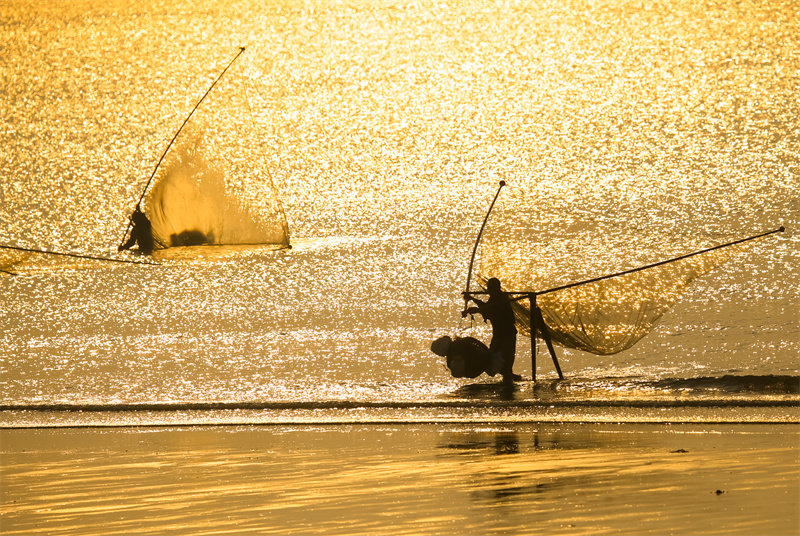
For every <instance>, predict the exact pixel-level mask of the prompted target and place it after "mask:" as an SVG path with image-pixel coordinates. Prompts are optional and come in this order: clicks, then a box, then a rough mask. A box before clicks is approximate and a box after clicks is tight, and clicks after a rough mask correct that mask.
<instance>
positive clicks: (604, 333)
mask: <svg viewBox="0 0 800 536" xmlns="http://www.w3.org/2000/svg"><path fill="white" fill-rule="evenodd" d="M751 245H752V242H748V243H743V244H738V245H735V246H730V247H725V248H722V249H717V250H714V251H710V252H707V253H701V254H699V255H694V256H692V257H688V258H686V259H682V260H679V261H675V262H670V263H668V264H663V265H660V266H656V267H653V268H647V269H645V270H642V271H638V272H633V273H630V274H626V275H621V276H618V277H613V278H610V279H605V280H602V281H597V282H593V283H587V284H584V285H579V286H576V287H572V288H567V289H563V290H558V291H555V292H551V293H544V294H541V295H538V296H537V305H538V306H539V308H540V309H541V310H542V316H543V318H544V321H545V324H547V327H548V328H549V330H550V332H551V337H552V339H553V340H554V341H555V342H557V343H559V344H561V345H563V346H566V347H568V348H575V349H578V350H583V351H586V352H590V353H593V354H596V355H610V354H615V353H617V352H621V351H623V350H626V349H628V348H630V347H631V346H633V345H634V344H635V343H636V342H638V341H639V340H640V339H641V338H642V337H644V336H645V335H647V334H648V333H649V332H650V331H651V330H652V329H653V328H654V326H655V325H656V322H657V321H658V319H659V318H660V317H661V316H662V315H663V314H664V313H666V312H667V310H669V308H670V307H671V306H672V305H673V304H674V303H675V302H676V301H678V300H679V299H680V297H681V296H682V295H683V293H684V292H685V291H686V289H687V287H688V286H689V284H690V283H692V281H694V280H696V279H697V278H699V277H701V276H703V275H705V274H708V273H709V272H711V271H712V270H714V269H715V268H717V267H719V266H720V265H722V264H723V263H725V262H727V261H728V260H730V259H731V258H733V257H734V256H735V255H737V254H738V253H740V252H742V251H744V250H746V249H748V248H749V247H751ZM526 251H527V252H528V253H527V254H526V253H525V252H526ZM534 253H535V250H533V249H532V245H531V244H529V243H526V244H522V243H509V242H506V243H498V242H495V243H492V244H490V245H486V246H484V252H483V256H482V259H481V265H480V270H479V274H478V281H479V282H480V283H481V284H482V285H483V286H484V287H485V284H486V281H487V280H488V279H489V278H491V277H497V278H498V279H500V280H501V281H502V283H503V288H504V289H506V290H510V291H519V292H528V291H530V292H542V291H545V290H547V289H551V288H556V287H559V286H563V285H564V284H568V283H571V281H569V280H565V274H568V273H569V271H570V270H569V267H566V266H565V267H563V270H562V269H558V268H557V267H554V266H553V265H552V263H548V262H547V258H546V257H544V256H541V255H539V256H537V257H534V256H532V254H534ZM687 253H688V252H687ZM580 259H581V260H583V261H584V263H587V262H588V263H591V256H587V257H580ZM596 275H597V276H602V275H606V274H604V273H598V274H596ZM579 280H580V279H578V281H579ZM513 307H514V314H515V316H516V319H517V322H516V324H517V329H518V330H519V331H520V332H521V333H524V334H526V335H530V306H529V302H528V300H520V301H517V302H515V303H514V304H513Z"/></svg>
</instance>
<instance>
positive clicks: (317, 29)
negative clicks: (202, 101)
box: [0, 0, 800, 427]
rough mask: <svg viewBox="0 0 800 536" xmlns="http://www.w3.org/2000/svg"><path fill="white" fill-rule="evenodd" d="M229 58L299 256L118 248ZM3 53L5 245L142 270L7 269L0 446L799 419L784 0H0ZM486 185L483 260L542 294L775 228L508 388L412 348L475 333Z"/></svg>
mask: <svg viewBox="0 0 800 536" xmlns="http://www.w3.org/2000/svg"><path fill="white" fill-rule="evenodd" d="M240 46H245V47H246V52H245V54H244V56H243V61H247V62H248V68H249V72H251V73H253V72H254V73H256V76H254V77H253V79H252V80H251V86H250V90H251V91H252V92H253V95H257V96H258V99H257V102H258V106H257V107H255V108H254V109H253V110H251V113H252V117H251V120H252V125H253V129H254V131H256V132H258V136H259V139H260V140H261V144H262V147H261V149H262V152H263V158H262V159H260V160H255V161H253V162H251V165H252V166H253V167H254V168H256V167H257V168H258V169H260V170H262V171H265V172H266V173H268V175H269V176H270V177H271V178H272V180H273V182H274V183H275V186H276V189H277V191H278V194H279V197H280V200H281V203H282V204H283V207H284V209H285V212H286V217H287V220H288V224H289V229H290V233H291V244H292V247H291V249H278V248H274V247H270V246H267V245H263V246H262V245H239V246H216V247H194V248H178V249H169V250H162V251H158V252H156V253H155V254H154V256H153V257H152V258H145V257H141V256H136V255H134V254H131V253H128V252H123V253H118V252H117V245H118V244H119V243H120V241H121V239H122V236H123V234H124V232H125V228H126V225H127V218H128V215H129V214H130V212H131V210H132V208H133V206H134V205H135V203H136V200H137V199H138V198H139V195H140V194H141V192H142V189H143V188H144V186H145V183H146V182H147V178H148V177H149V175H150V173H151V172H152V170H153V167H154V166H155V165H156V163H157V161H158V159H159V156H160V155H161V153H162V152H163V151H164V150H165V148H166V146H167V143H168V142H169V140H170V138H171V137H172V136H173V135H174V133H175V131H176V129H177V128H178V127H179V126H180V124H181V122H182V121H183V120H184V118H185V117H186V115H187V114H188V113H189V112H190V111H191V109H192V107H193V106H194V104H195V103H196V102H197V100H198V99H199V98H200V97H201V96H202V95H203V93H204V92H205V91H206V89H207V88H208V86H209V85H210V83H211V82H212V81H213V80H214V78H215V77H216V76H217V75H218V74H219V72H220V71H221V70H222V69H223V68H224V67H225V65H226V64H227V63H228V62H229V61H230V59H231V58H232V57H233V56H234V55H235V54H236V53H237V52H238V50H239V47H240ZM0 49H2V54H0V57H1V58H2V59H0V73H1V75H2V76H0V118H1V119H0V244H3V245H12V246H18V247H25V248H33V249H43V250H48V251H58V252H70V253H77V254H83V255H90V256H100V257H108V258H112V259H118V260H129V261H134V262H138V263H140V264H127V263H116V262H102V261H93V260H80V259H75V258H63V257H55V256H44V255H32V256H31V257H29V258H28V259H27V260H26V261H25V262H24V263H21V264H18V265H15V266H14V269H13V271H14V272H15V273H16V274H17V275H9V274H0V315H2V318H1V324H0V409H1V410H2V411H0V426H2V427H55V426H128V425H163V424H166V425H194V424H301V425H314V424H324V425H337V424H340V423H347V424H353V423H358V424H363V423H441V422H455V423H563V422H578V423H587V422H590V423H597V422H601V423H603V422H614V423H628V422H636V423H641V422H647V423H650V422H654V423H665V422H669V423H673V422H675V423H696V422H699V423H743V422H759V423H797V422H800V370H798V369H799V368H800V365H799V363H800V361H799V360H798V357H799V356H800V297H798V296H799V295H800V235H798V233H797V231H796V230H797V227H798V225H800V201H798V192H800V129H799V128H798V126H799V125H800V89H798V88H800V18H798V10H797V5H796V4H795V3H794V2H792V1H785V2H781V1H772V2H747V1H745V2H738V1H737V2H734V1H730V2H727V1H724V0H712V1H708V2H702V3H698V2H691V1H678V0H665V1H663V2H638V1H637V2H633V1H608V2H589V1H586V2H583V1H558V2H551V1H532V2H523V1H519V2H515V1H508V2H488V3H487V2H462V1H458V2H456V1H452V2H451V1H443V2H402V1H388V0H387V1H382V2H372V1H370V2H366V1H357V0H352V1H351V0H348V1H343V2H327V1H318V2H299V1H297V2H295V1H280V0H278V1H274V2H218V1H214V2H196V1H192V2H181V1H176V0H168V1H159V2H152V1H148V0H137V1H135V2H134V1H114V2H105V1H91V0H89V1H83V2H28V1H17V0H4V2H3V6H2V9H0ZM499 180H505V181H506V182H507V184H508V187H507V189H506V191H504V192H503V193H502V195H501V196H500V198H499V200H498V205H497V208H496V211H495V213H493V215H492V218H493V219H492V220H491V224H490V226H489V228H488V229H487V235H486V244H491V243H499V242H502V241H503V234H502V229H503V226H502V223H503V222H506V223H508V222H512V223H513V225H516V229H517V231H520V232H524V233H527V234H526V236H527V237H528V240H529V241H532V242H534V243H535V242H536V241H537V240H540V241H541V244H542V250H541V251H531V252H529V255H533V256H536V255H545V254H546V257H545V261H544V262H546V263H549V265H550V266H551V267H553V268H554V270H555V271H558V270H559V269H560V267H563V279H564V281H563V283H564V284H566V283H571V282H573V281H575V280H576V278H581V277H595V276H600V275H604V274H606V273H610V272H611V271H614V270H619V269H629V268H634V267H637V266H640V265H642V264H646V263H650V262H658V261H660V260H664V259H665V258H669V257H671V256H675V255H680V254H684V253H689V252H692V251H695V250H697V249H699V248H703V247H711V246H714V245H717V244H720V243H723V242H726V241H729V240H736V239H739V238H742V237H746V236H749V235H754V234H758V233H761V232H765V231H769V230H772V229H775V228H777V227H779V226H781V225H783V226H785V227H786V228H787V230H786V232H784V233H782V234H779V235H772V236H770V237H769V238H765V239H763V240H760V241H758V242H757V243H755V244H754V245H753V247H752V248H751V249H749V250H748V251H746V252H744V253H742V254H740V255H738V256H736V257H735V258H734V259H733V260H732V261H730V262H729V263H728V264H726V265H725V266H724V267H723V268H721V269H719V270H717V271H716V272H714V273H712V274H711V275H709V276H706V277H704V278H702V279H701V280H699V281H697V282H696V283H695V284H694V285H693V286H692V287H691V288H690V289H689V290H688V292H687V293H686V294H685V296H684V297H683V299H682V300H681V301H679V302H678V303H677V304H676V305H675V306H674V307H673V308H672V309H671V310H670V311H669V312H668V313H667V314H666V315H665V316H664V317H663V318H662V319H661V321H660V323H659V325H658V327H657V328H656V329H655V331H654V332H653V333H651V334H650V335H649V336H647V337H646V338H645V339H643V340H642V341H641V342H640V343H638V344H637V345H636V346H634V347H633V348H631V349H629V350H626V351H624V352H622V353H619V354H616V355H612V356H603V357H599V356H594V355H591V354H587V353H584V352H580V351H577V350H569V349H564V348H557V350H556V351H557V354H558V359H559V362H560V365H561V368H562V369H563V371H564V374H565V376H566V378H565V379H564V380H559V379H558V377H557V375H556V373H555V369H554V367H553V364H552V362H550V361H549V357H548V356H547V354H546V353H541V352H540V354H539V360H538V368H537V381H536V382H531V381H522V382H519V383H518V384H517V385H516V386H515V387H514V388H513V389H507V388H503V387H502V386H500V385H498V384H497V381H498V380H497V379H496V378H487V377H481V378H478V379H475V380H466V379H456V378H453V377H451V375H450V373H449V371H448V370H447V368H446V366H445V364H444V362H443V360H442V359H440V358H438V357H437V356H435V355H434V354H432V353H431V352H430V351H429V346H430V343H431V341H432V340H434V339H435V338H437V337H439V336H441V335H445V334H449V335H462V336H466V335H472V336H475V337H478V338H480V339H482V340H484V341H486V342H488V340H489V337H490V331H489V330H488V329H487V327H486V325H485V324H483V323H482V322H480V321H475V322H471V321H470V319H469V318H467V319H462V318H461V315H460V314H459V313H460V310H461V308H462V307H463V300H462V299H461V296H460V293H461V292H462V291H463V290H464V285H465V282H466V275H467V268H468V264H469V261H470V254H471V251H472V247H473V245H474V242H475V238H476V235H477V232H478V228H479V227H480V224H481V222H482V220H483V217H484V215H485V213H486V210H487V208H488V205H489V203H490V202H491V200H492V197H493V196H494V194H495V191H496V189H497V185H498V181H499ZM259 186H260V185H258V184H253V185H252V187H253V189H254V190H257V189H258V187H259ZM257 209H258V207H254V209H253V210H257ZM520 222H522V223H520ZM554 241H556V242H557V244H558V246H559V247H548V248H545V246H547V245H552V244H553V243H554ZM487 247H489V246H488V245H487ZM534 249H535V248H534ZM545 251H546V253H544V252H545ZM598 251H602V255H598ZM478 258H479V259H480V250H479V253H478ZM145 262H147V263H148V264H141V263H145ZM479 262H480V261H479V260H478V264H479ZM540 350H541V349H540ZM515 371H516V372H518V373H519V374H521V375H523V377H524V378H525V379H526V380H530V378H531V376H532V370H531V359H530V343H529V342H528V341H527V340H520V342H519V344H518V349H517V362H516V365H515Z"/></svg>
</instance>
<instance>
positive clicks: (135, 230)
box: [117, 205, 154, 255]
mask: <svg viewBox="0 0 800 536" xmlns="http://www.w3.org/2000/svg"><path fill="white" fill-rule="evenodd" d="M137 244H138V251H139V253H142V254H144V255H150V254H151V253H153V244H154V242H153V227H152V225H150V220H149V219H148V218H147V216H146V215H145V213H144V212H142V209H141V208H139V205H136V210H134V211H133V214H131V236H130V238H128V241H127V242H125V243H124V244H122V245H121V246H119V247H118V248H117V249H118V250H119V251H122V250H125V249H131V248H132V247H133V246H134V245H137Z"/></svg>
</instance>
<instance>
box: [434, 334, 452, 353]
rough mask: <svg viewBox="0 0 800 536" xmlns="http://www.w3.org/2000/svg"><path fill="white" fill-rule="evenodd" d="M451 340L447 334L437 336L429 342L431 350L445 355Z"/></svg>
mask: <svg viewBox="0 0 800 536" xmlns="http://www.w3.org/2000/svg"><path fill="white" fill-rule="evenodd" d="M452 342H453V339H451V338H450V337H449V336H447V335H445V336H444V337H439V338H438V339H436V340H435V341H433V342H432V343H431V352H433V353H434V354H436V355H440V356H442V357H447V350H449V349H450V344H451V343H452Z"/></svg>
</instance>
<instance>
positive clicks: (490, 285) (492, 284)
mask: <svg viewBox="0 0 800 536" xmlns="http://www.w3.org/2000/svg"><path fill="white" fill-rule="evenodd" d="M486 290H487V291H488V292H489V294H497V293H498V292H503V288H502V287H501V285H500V280H499V279H497V278H496V277H493V278H491V279H490V280H488V281H487V282H486Z"/></svg>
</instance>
